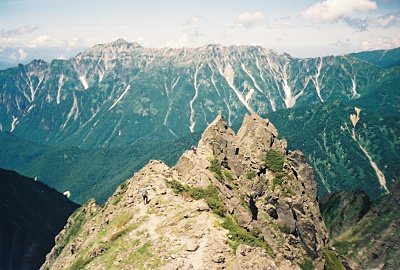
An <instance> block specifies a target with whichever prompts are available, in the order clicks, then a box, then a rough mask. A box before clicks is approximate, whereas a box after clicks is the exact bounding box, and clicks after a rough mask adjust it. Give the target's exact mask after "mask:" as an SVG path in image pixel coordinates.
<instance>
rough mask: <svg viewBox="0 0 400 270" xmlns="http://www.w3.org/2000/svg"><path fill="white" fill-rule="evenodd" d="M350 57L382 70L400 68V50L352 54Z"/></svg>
mask: <svg viewBox="0 0 400 270" xmlns="http://www.w3.org/2000/svg"><path fill="white" fill-rule="evenodd" d="M350 55H351V56H353V57H355V58H358V59H361V60H364V61H366V62H368V63H371V64H374V65H377V66H379V67H382V68H391V67H398V66H400V49H399V48H397V49H391V50H376V51H367V52H359V53H352V54H350Z"/></svg>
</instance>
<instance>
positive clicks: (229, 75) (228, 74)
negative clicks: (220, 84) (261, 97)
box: [218, 64, 254, 113]
mask: <svg viewBox="0 0 400 270" xmlns="http://www.w3.org/2000/svg"><path fill="white" fill-rule="evenodd" d="M218 70H219V73H220V74H221V75H222V76H223V77H224V78H225V80H226V82H227V83H228V85H229V86H230V87H231V88H232V90H233V92H234V93H235V94H236V96H237V97H238V99H239V101H240V102H241V103H242V104H243V105H244V106H245V107H246V109H247V110H248V111H249V112H251V113H254V111H253V109H252V108H251V107H250V106H249V104H247V102H246V100H245V98H244V97H243V95H242V94H241V93H240V92H239V91H238V90H237V89H236V87H235V85H234V84H233V82H234V78H235V72H234V71H233V68H232V66H231V65H230V64H227V65H226V67H225V69H224V71H223V72H222V71H221V69H218Z"/></svg>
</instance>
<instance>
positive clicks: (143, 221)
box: [42, 114, 343, 269]
mask: <svg viewBox="0 0 400 270" xmlns="http://www.w3.org/2000/svg"><path fill="white" fill-rule="evenodd" d="M143 187H146V188H147V190H148V195H149V199H150V201H149V203H148V204H146V205H145V204H144V202H143V200H142V198H141V195H140V190H141V189H142V188H143ZM333 263H337V264H338V265H339V266H340V267H343V266H342V265H341V262H340V261H339V259H338V258H337V257H336V255H335V253H334V252H333V251H331V250H329V248H328V245H327V231H326V228H325V225H324V223H323V221H322V218H321V214H320V211H319V206H318V203H317V200H316V186H315V181H314V176H313V173H312V170H311V168H310V166H308V165H307V164H306V162H305V159H304V156H303V155H302V153H300V152H298V151H289V150H287V143H286V141H285V140H279V139H278V132H277V130H276V129H275V127H274V126H273V125H272V124H271V123H269V121H268V120H264V119H262V118H260V117H259V116H257V115H255V114H252V115H250V116H249V115H247V116H245V118H244V120H243V124H242V127H241V128H240V130H239V131H238V133H237V134H235V133H234V132H233V131H232V130H231V129H230V128H229V127H228V125H227V123H226V122H225V121H224V119H223V117H222V116H221V115H220V116H218V117H217V118H216V119H215V120H214V121H213V122H212V123H211V124H210V126H209V127H208V128H207V129H206V130H205V132H204V133H203V135H202V138H201V140H200V142H199V144H198V147H197V149H195V150H188V151H186V152H185V153H184V154H183V155H182V157H181V158H180V160H179V161H178V162H177V164H176V166H175V167H173V168H169V167H168V166H166V165H165V164H163V163H162V162H160V161H151V162H150V163H149V164H148V165H146V166H145V167H144V168H143V169H142V170H141V171H139V172H138V173H136V174H135V175H134V176H133V177H132V178H131V179H129V180H128V181H127V182H125V183H124V184H123V185H121V186H120V187H119V188H118V189H117V191H116V192H115V193H114V195H113V196H112V197H111V198H110V199H109V200H108V201H107V203H106V204H105V206H104V207H102V208H100V207H97V206H96V205H95V203H94V202H93V201H91V202H88V203H87V204H86V205H84V206H83V207H82V208H81V209H79V210H78V211H76V212H75V213H74V214H73V215H72V216H71V217H70V219H69V221H68V224H67V226H66V227H65V229H64V230H63V232H62V233H60V235H59V236H58V237H57V243H56V246H55V247H54V248H53V250H52V252H51V253H50V254H49V255H48V256H47V260H46V263H45V264H44V265H43V266H42V269H64V268H73V269H76V268H87V269H104V268H110V267H114V268H117V269H246V268H251V269H300V267H302V268H305V267H311V266H312V265H313V266H314V267H316V268H317V269H322V268H323V267H324V265H325V266H327V267H329V266H330V265H331V264H333Z"/></svg>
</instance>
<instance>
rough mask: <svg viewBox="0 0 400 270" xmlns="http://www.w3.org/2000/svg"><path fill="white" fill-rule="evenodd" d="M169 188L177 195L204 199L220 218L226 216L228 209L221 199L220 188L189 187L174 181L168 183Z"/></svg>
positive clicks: (211, 186) (210, 186)
mask: <svg viewBox="0 0 400 270" xmlns="http://www.w3.org/2000/svg"><path fill="white" fill-rule="evenodd" d="M167 184H168V186H169V187H171V188H172V190H173V191H174V192H175V193H178V194H182V193H186V194H188V195H189V196H190V197H192V198H193V199H195V200H199V199H204V200H205V201H206V203H207V205H208V207H210V209H211V210H212V211H213V212H214V213H215V214H217V215H218V216H220V217H224V216H225V212H226V208H225V204H224V202H223V201H222V200H221V198H220V197H219V193H218V188H217V187H216V186H213V185H209V186H208V187H206V188H201V187H189V186H187V185H182V184H181V183H180V182H179V181H177V180H175V179H173V180H172V181H169V182H167Z"/></svg>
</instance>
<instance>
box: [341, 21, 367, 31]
mask: <svg viewBox="0 0 400 270" xmlns="http://www.w3.org/2000/svg"><path fill="white" fill-rule="evenodd" d="M341 20H342V21H343V22H345V23H346V24H347V25H348V26H351V27H353V29H355V30H357V31H359V32H363V31H366V30H367V28H368V26H369V21H368V19H359V18H350V17H344V18H342V19H341Z"/></svg>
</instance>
